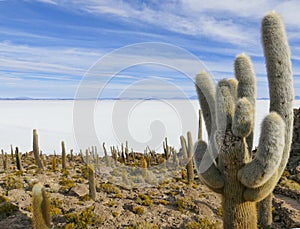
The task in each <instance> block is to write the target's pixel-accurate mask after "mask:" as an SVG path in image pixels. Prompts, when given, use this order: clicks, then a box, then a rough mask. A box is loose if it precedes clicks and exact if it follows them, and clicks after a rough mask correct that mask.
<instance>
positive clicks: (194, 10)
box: [0, 0, 300, 98]
mask: <svg viewBox="0 0 300 229" xmlns="http://www.w3.org/2000/svg"><path fill="white" fill-rule="evenodd" d="M271 10H276V11H278V12H279V13H280V14H281V15H282V17H283V19H284V21H285V24H286V29H287V34H288V38H289V43H290V46H291V53H292V63H293V72H294V84H295V92H296V93H295V94H296V95H300V90H299V89H300V14H299V12H300V4H299V2H298V1H297V0H289V1H279V0H278V1H277V0H272V1H271V0H260V1H258V0H257V1H249V0H247V1H244V0H240V1H238V0H223V1H215V2H212V1H207V0H197V1H196V0H166V1H158V0H152V1H122V0H110V1H104V0H103V1H101V0H99V1H98V0H60V1H59V0H1V1H0V59H1V61H0V80H1V84H0V97H2V98H3V97H33V98H74V97H75V96H76V93H77V89H78V87H79V85H80V83H81V80H82V79H86V78H88V79H89V81H88V84H87V85H86V86H87V89H88V90H91V91H92V90H96V89H97V90H99V85H102V86H101V88H103V91H101V94H100V97H102V98H107V97H115V98H119V97H122V96H123V97H130V98H132V97H138V98H146V97H158V98H173V97H180V96H182V93H183V94H184V95H185V96H187V97H191V96H195V95H196V93H195V89H194V85H193V81H192V79H190V78H189V77H188V76H187V73H186V72H180V71H179V69H181V67H182V66H183V65H184V67H185V69H189V70H188V71H189V72H188V75H190V76H192V75H195V74H196V73H197V72H199V71H201V70H202V69H200V67H201V66H200V67H199V65H195V63H194V60H191V59H190V58H189V57H188V56H187V55H185V54H184V53H185V52H189V53H190V54H192V55H194V56H195V57H197V58H199V60H201V62H202V63H203V65H204V66H205V69H206V70H209V71H210V73H211V74H212V75H213V77H214V79H215V80H219V79H221V78H225V77H233V75H234V73H233V61H234V58H235V56H236V55H237V54H239V53H241V52H245V53H247V54H248V55H250V56H251V58H252V61H253V64H254V68H255V71H256V75H257V86H258V90H257V91H258V93H257V97H268V87H267V79H266V72H265V66H264V58H263V51H262V48H261V44H260V21H261V18H262V17H263V15H264V14H265V13H266V12H268V11H271ZM145 42H146V43H145ZM147 42H158V43H161V48H153V47H152V46H151V44H150V45H149V43H147ZM136 43H145V45H144V46H141V47H142V48H139V49H136V48H135V47H136V46H134V44H136ZM169 44H170V45H172V46H174V47H178V49H177V48H169V46H168V45H169ZM124 47H127V48H125V49H124ZM128 47H132V48H128ZM179 48H181V49H182V50H183V51H182V52H184V53H181V51H178V50H179ZM115 50H119V51H117V52H116V51H115ZM122 50H126V52H125V51H123V52H122ZM105 56H106V57H107V56H110V57H111V59H110V60H112V61H111V62H110V64H106V66H105V68H103V66H102V65H101V64H99V63H100V62H101V60H102V59H101V58H103V57H105ZM145 57H151V58H152V59H153V60H154V61H153V64H149V63H144V62H143V61H141V60H143V58H145ZM166 59H167V60H168V61H169V62H168V63H170V65H171V66H167V65H166V64H161V63H166V62H165V60H166ZM127 61H128V63H135V64H133V65H132V66H128V65H126V64H125V65H126V66H127V67H126V68H125V69H124V68H122V69H121V70H120V67H121V66H124V63H127ZM99 66H102V67H101V69H100V67H99ZM174 66H175V67H176V68H174ZM119 70H120V71H119ZM115 71H117V73H118V74H116V75H113V74H112V72H115ZM95 85H96V86H95ZM98 92H99V91H97V93H98Z"/></svg>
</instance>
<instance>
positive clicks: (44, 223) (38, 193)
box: [32, 183, 51, 229]
mask: <svg viewBox="0 0 300 229" xmlns="http://www.w3.org/2000/svg"><path fill="white" fill-rule="evenodd" d="M49 207H50V204H49V200H48V196H47V193H46V190H45V188H44V187H43V186H42V185H41V184H40V183H37V184H35V185H34V186H33V189H32V211H33V212H32V213H33V216H32V222H33V228H34V229H47V228H50V227H51V222H50V212H49Z"/></svg>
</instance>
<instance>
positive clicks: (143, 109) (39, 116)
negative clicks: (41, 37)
mask: <svg viewBox="0 0 300 229" xmlns="http://www.w3.org/2000/svg"><path fill="white" fill-rule="evenodd" d="M79 102H81V103H82V104H86V103H89V106H92V108H93V111H94V112H93V116H91V115H87V117H92V119H93V120H92V123H93V128H94V129H95V135H96V136H91V134H93V133H92V131H91V132H90V131H87V132H85V131H82V132H81V131H77V132H78V133H76V134H75V133H74V125H78V123H74V122H73V116H74V115H76V114H74V101H61V100H51V101H46V100H24V101H21V100H16V101H11V100H7V101H5V100H3V101H0V113H1V119H0V132H1V135H0V136H1V137H0V149H4V150H5V151H7V152H10V144H12V145H13V146H14V147H15V146H18V147H19V149H20V151H22V152H26V151H30V150H31V148H32V146H31V145H32V129H34V128H36V129H37V130H38V134H39V141H40V149H41V150H42V151H43V152H44V153H47V154H49V153H53V152H54V150H55V151H56V153H58V154H59V153H60V152H61V149H60V142H61V141H62V140H64V141H65V143H66V146H67V148H68V149H71V148H72V149H74V151H75V152H78V151H79V149H80V148H85V147H88V146H90V145H91V144H93V145H96V146H97V148H98V151H100V152H102V146H101V145H102V142H105V143H106V146H107V147H108V146H110V145H120V143H121V142H125V141H126V140H128V143H129V147H130V148H134V150H138V151H143V150H144V148H145V147H146V146H147V145H149V146H150V148H152V149H156V150H159V151H161V143H162V140H163V138H164V136H167V137H168V141H169V144H170V145H173V146H175V147H176V148H177V149H178V148H179V147H180V141H179V136H180V135H181V134H185V133H186V132H187V130H191V132H192V134H193V138H194V139H196V136H197V130H198V109H199V104H198V101H197V100H190V101H189V100H104V101H79ZM77 103H78V101H77ZM78 107H79V108H80V105H79V106H78V104H77V108H78ZM294 107H295V108H299V107H300V100H295V101H294ZM84 108H85V106H84V105H83V106H82V109H84ZM268 109H269V101H267V100H258V101H257V107H256V120H255V144H254V145H257V142H258V138H259V131H260V130H259V129H260V123H261V121H262V119H263V117H264V116H265V115H266V114H267V113H268ZM75 112H76V111H75ZM84 123H85V121H84V122H83V124H84ZM81 124H82V123H81ZM75 129H76V128H75ZM204 138H205V139H206V134H204ZM91 139H96V141H95V142H92V143H91V142H90V140H91Z"/></svg>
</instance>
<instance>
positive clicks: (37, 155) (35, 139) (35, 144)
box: [33, 129, 44, 169]
mask: <svg viewBox="0 0 300 229" xmlns="http://www.w3.org/2000/svg"><path fill="white" fill-rule="evenodd" d="M33 154H34V160H35V163H36V164H37V166H38V168H39V169H44V165H43V163H42V161H41V158H40V149H39V140H38V134H37V131H36V129H34V130H33Z"/></svg>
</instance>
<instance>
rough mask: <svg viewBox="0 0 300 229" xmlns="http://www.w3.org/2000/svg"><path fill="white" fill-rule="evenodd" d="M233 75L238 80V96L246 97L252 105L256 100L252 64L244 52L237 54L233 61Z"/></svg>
mask: <svg viewBox="0 0 300 229" xmlns="http://www.w3.org/2000/svg"><path fill="white" fill-rule="evenodd" d="M234 71H235V77H236V79H237V80H238V82H239V83H238V87H237V93H238V98H243V97H246V98H247V99H248V100H249V102H251V104H252V105H253V106H255V100H256V86H255V84H256V82H255V73H254V69H253V65H252V62H251V59H250V57H249V56H247V55H246V54H245V53H242V54H240V55H238V56H237V57H236V59H235V62H234Z"/></svg>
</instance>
